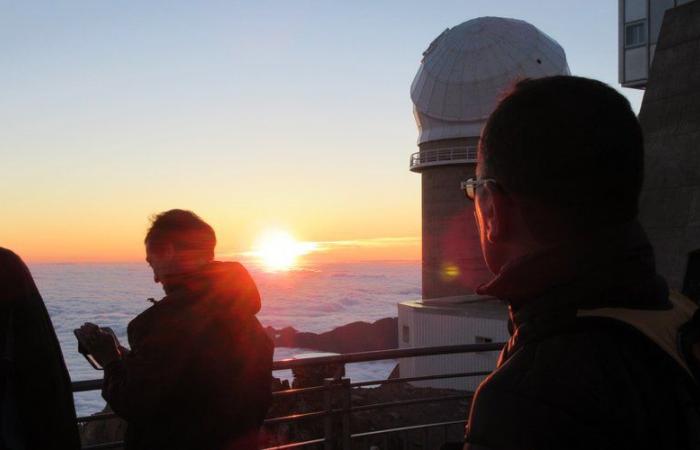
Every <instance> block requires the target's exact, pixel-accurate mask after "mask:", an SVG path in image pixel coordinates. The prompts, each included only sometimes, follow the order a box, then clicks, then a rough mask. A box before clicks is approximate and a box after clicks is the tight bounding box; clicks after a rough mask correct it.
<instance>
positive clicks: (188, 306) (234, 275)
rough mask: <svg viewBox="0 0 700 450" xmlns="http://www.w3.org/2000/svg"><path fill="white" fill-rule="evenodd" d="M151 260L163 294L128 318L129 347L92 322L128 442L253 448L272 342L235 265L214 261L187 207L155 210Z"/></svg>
mask: <svg viewBox="0 0 700 450" xmlns="http://www.w3.org/2000/svg"><path fill="white" fill-rule="evenodd" d="M145 244H146V261H147V262H148V264H149V265H150V266H151V268H152V269H153V274H154V280H155V281H156V282H159V283H162V285H163V289H164V290H165V293H166V296H165V297H164V298H163V299H162V300H161V301H159V302H157V303H156V304H154V305H153V306H152V307H151V308H149V309H147V310H146V311H144V312H143V313H142V314H140V315H139V316H138V317H136V318H135V319H134V320H132V321H131V323H129V327H128V336H129V343H130V345H131V351H130V352H127V351H125V349H120V348H119V347H118V345H117V343H116V342H115V340H114V338H113V337H112V336H111V335H110V334H108V333H106V332H104V331H102V330H99V329H96V327H95V326H94V325H90V324H86V325H84V326H83V328H82V329H81V330H82V333H83V335H84V339H83V341H84V342H85V343H86V347H88V350H90V352H91V353H92V354H93V356H94V357H95V358H96V359H97V360H98V361H99V362H100V363H101V364H102V365H103V366H104V367H105V378H104V386H103V389H102V395H103V397H104V398H105V399H106V400H107V402H108V403H109V405H110V406H111V407H112V409H113V410H114V411H115V412H116V413H117V414H118V415H119V416H120V417H122V418H124V419H125V420H126V421H127V422H128V430H127V435H126V448H127V449H128V450H134V449H143V450H147V449H148V450H156V449H193V450H194V449H202V450H210V449H212V450H213V449H215V450H223V449H226V450H228V449H253V448H258V430H259V427H260V425H261V423H262V421H263V419H264V418H265V414H266V412H267V409H268V406H269V405H270V400H271V393H270V389H271V376H272V375H271V369H272V352H273V347H272V342H271V341H270V339H269V338H268V337H267V335H266V333H265V331H264V330H263V328H262V327H261V325H260V323H259V322H258V320H257V319H256V318H255V314H256V313H257V312H258V310H259V309H260V296H259V294H258V290H257V288H256V286H255V283H254V282H253V280H252V278H251V277H250V275H249V274H248V272H247V271H246V270H245V269H244V268H243V266H241V265H240V264H238V263H234V262H231V263H228V262H216V261H214V260H213V259H214V246H215V245H216V237H215V234H214V230H213V229H212V228H211V227H210V226H209V225H208V224H206V223H205V222H204V221H203V220H202V219H200V218H199V217H198V216H197V215H195V214H194V213H192V212H190V211H183V210H171V211H167V212H164V213H162V214H159V215H158V216H156V218H155V220H154V221H153V224H152V226H151V228H150V230H149V231H148V234H147V235H146V239H145Z"/></svg>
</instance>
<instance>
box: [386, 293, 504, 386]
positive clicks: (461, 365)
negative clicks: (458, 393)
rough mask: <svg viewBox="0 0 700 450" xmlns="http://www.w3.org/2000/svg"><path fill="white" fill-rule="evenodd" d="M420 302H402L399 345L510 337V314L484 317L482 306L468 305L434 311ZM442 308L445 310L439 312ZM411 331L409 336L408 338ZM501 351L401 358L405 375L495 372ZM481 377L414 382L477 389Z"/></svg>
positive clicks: (418, 384)
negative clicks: (450, 310) (417, 304)
mask: <svg viewBox="0 0 700 450" xmlns="http://www.w3.org/2000/svg"><path fill="white" fill-rule="evenodd" d="M416 303H417V302H404V303H401V304H399V334H400V336H399V346H400V348H409V347H430V346H438V345H459V344H475V343H481V342H480V341H483V339H490V340H491V342H505V341H506V340H508V338H509V334H508V329H507V324H508V321H507V316H506V315H505V314H504V315H503V317H502V318H500V319H496V318H493V317H484V316H483V314H482V313H481V311H479V309H478V308H476V307H474V308H473V310H472V311H470V306H469V305H468V304H463V305H459V307H458V308H456V309H455V311H454V312H453V313H452V314H450V313H448V312H445V311H444V308H435V310H432V311H431V309H430V308H425V307H417V306H416ZM437 310H442V311H441V312H436V311H437ZM406 332H408V335H409V339H408V341H406V340H405V339H404V337H405V334H406ZM497 360H498V352H483V353H465V354H453V355H438V356H422V357H415V358H402V359H401V360H400V361H399V367H400V374H401V377H418V376H425V375H439V374H447V373H455V372H481V371H491V370H493V369H494V368H495V367H496V362H497ZM483 378H484V376H481V377H470V378H451V379H443V380H428V381H421V382H414V383H413V384H414V385H416V386H420V387H436V388H450V389H460V390H470V391H473V390H476V388H477V387H478V386H479V383H480V382H481V381H482V380H483Z"/></svg>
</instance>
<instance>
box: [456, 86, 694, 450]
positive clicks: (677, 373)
mask: <svg viewBox="0 0 700 450" xmlns="http://www.w3.org/2000/svg"><path fill="white" fill-rule="evenodd" d="M643 167H644V148H643V137H642V130H641V128H640V125H639V122H638V121H637V118H636V116H635V114H634V112H633V111H632V109H631V108H630V105H629V102H628V101H627V100H626V99H625V98H624V97H623V96H622V95H620V94H619V93H618V92H616V91H615V90H614V89H613V88H611V87H609V86H607V85H605V84H603V83H601V82H598V81H595V80H590V79H586V78H580V77H571V76H557V77H548V78H541V79H532V80H523V81H520V82H519V83H517V84H516V85H515V87H514V88H513V90H512V91H511V92H510V93H508V94H507V95H506V96H505V97H504V98H503V99H502V100H501V101H500V103H499V104H498V106H497V108H496V110H495V111H494V112H493V114H492V115H491V116H490V118H489V119H488V121H487V123H486V125H485V127H484V129H483V131H482V135H481V142H480V148H479V155H478V164H477V171H476V175H477V178H476V179H472V180H467V181H465V182H464V183H463V184H462V188H463V189H464V190H465V191H466V194H467V197H469V198H470V199H472V200H473V201H474V202H475V215H476V219H477V225H478V227H479V232H480V238H481V247H482V250H483V254H484V258H485V260H486V263H487V265H488V267H489V269H490V270H491V272H493V273H494V278H493V279H492V280H491V281H489V282H487V283H486V284H484V285H482V286H481V287H479V288H478V290H477V292H478V293H480V294H484V295H490V296H494V297H498V298H500V299H502V300H504V301H506V302H507V303H508V305H509V311H510V323H509V325H510V327H509V328H510V331H511V338H510V339H509V341H508V342H507V344H506V346H505V348H504V350H503V351H502V353H501V355H500V358H499V361H498V365H497V368H496V370H495V371H494V372H493V373H492V374H491V375H490V376H489V377H487V378H486V380H485V381H484V382H483V383H482V384H481V385H480V386H479V388H478V389H477V392H476V394H475V397H474V399H473V402H472V406H471V412H470V415H469V420H468V424H467V433H466V444H465V447H464V448H465V449H471V450H480V449H510V450H518V449H523V450H524V449H528V450H533V449H535V450H538V449H539V450H541V449H564V448H566V449H660V448H664V449H671V448H673V449H687V448H698V447H697V446H698V445H699V444H700V404H699V403H698V400H699V398H698V394H699V393H700V391H699V390H698V385H697V384H696V380H694V379H693V377H692V376H691V372H692V371H691V370H689V367H688V365H687V364H685V363H684V358H683V356H682V355H681V354H679V350H678V348H677V346H676V345H675V343H674V340H675V339H676V336H677V334H678V331H679V330H680V328H681V327H680V325H682V323H684V322H683V321H687V320H690V317H692V315H693V312H694V311H696V310H697V306H696V305H693V304H692V302H690V301H689V300H687V299H683V298H682V297H681V296H679V295H676V294H670V293H669V289H668V287H667V284H666V282H665V281H664V279H663V278H662V277H660V276H659V275H658V274H657V272H656V268H655V264H654V253H653V249H652V247H651V245H650V243H649V241H648V239H647V237H646V234H645V232H644V230H643V229H642V227H641V225H640V223H639V222H638V220H637V214H638V198H639V194H640V190H641V187H642V181H643ZM620 319H622V320H620ZM635 321H636V322H635ZM667 344H670V345H667ZM685 361H687V360H685Z"/></svg>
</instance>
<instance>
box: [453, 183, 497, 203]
mask: <svg viewBox="0 0 700 450" xmlns="http://www.w3.org/2000/svg"><path fill="white" fill-rule="evenodd" d="M486 183H497V181H496V180H494V179H493V178H482V179H480V180H477V179H476V178H470V179H468V180H466V181H462V183H460V185H459V187H460V189H462V190H463V191H464V194H465V195H466V196H467V198H468V199H469V200H472V201H473V200H474V197H476V189H477V188H478V187H480V186H483V185H484V184H486Z"/></svg>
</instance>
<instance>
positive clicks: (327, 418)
mask: <svg viewBox="0 0 700 450" xmlns="http://www.w3.org/2000/svg"><path fill="white" fill-rule="evenodd" d="M502 346H503V344H502V343H488V344H468V345H450V346H440V347H417V348H406V349H398V350H379V351H372V352H362V353H347V354H342V355H332V356H322V357H316V358H304V359H285V360H280V361H275V362H274V363H273V370H286V369H293V368H298V367H313V366H320V365H330V364H349V363H359V362H369V361H380V360H393V359H398V358H408V357H421V356H435V355H447V354H457V353H477V352H493V351H498V350H500V349H501V347H502ZM489 373H490V371H477V372H459V373H448V374H440V375H427V376H419V377H404V378H391V379H386V380H371V381H362V382H355V383H353V382H351V381H350V379H349V378H335V379H333V378H329V379H326V380H325V381H324V383H323V385H321V386H314V387H308V388H301V389H287V390H282V391H277V392H274V393H273V394H272V395H273V401H275V400H278V399H280V398H282V397H287V396H295V395H303V394H310V393H322V394H323V405H324V408H323V409H320V410H318V411H312V412H305V413H300V414H291V415H287V416H279V417H269V418H267V419H266V420H265V425H277V424H282V423H293V422H302V421H313V420H317V421H323V436H322V437H319V438H317V439H311V440H306V441H299V442H289V443H286V444H283V445H279V446H276V447H269V448H268V449H267V450H272V449H280V450H281V449H292V448H307V447H308V448H323V449H324V450H332V449H334V448H339V449H343V450H350V449H351V448H353V443H358V442H362V443H369V442H370V441H371V442H377V440H381V442H382V443H383V445H382V446H381V448H383V449H387V448H388V442H389V441H388V439H389V437H390V436H391V435H399V436H401V437H402V438H403V439H402V440H403V442H404V448H406V447H405V445H406V442H407V439H406V436H407V434H408V433H415V432H418V433H422V437H423V448H427V439H428V438H427V436H428V434H427V433H428V431H429V430H431V429H442V431H443V436H445V437H446V436H447V431H448V428H449V427H454V426H459V427H461V428H463V427H464V425H465V423H466V418H465V419H464V420H455V421H443V422H433V423H423V424H418V425H411V426H400V427H394V428H387V429H382V430H373V431H364V432H355V433H353V432H352V430H351V420H352V415H353V414H354V413H358V412H361V411H379V410H384V409H388V408H396V407H402V406H407V405H416V404H424V403H438V402H448V401H455V400H468V399H470V396H471V395H472V394H468V395H466V396H465V395H464V394H460V395H443V396H438V397H425V398H412V399H397V400H394V401H389V402H381V403H373V404H369V405H353V402H352V395H351V394H352V390H353V388H359V387H363V386H376V385H385V384H391V383H409V382H415V381H426V380H440V379H451V378H467V377H484V376H486V375H488V374H489ZM101 388H102V380H86V381H76V382H74V383H73V392H85V391H92V390H99V389H101ZM114 417H116V415H115V414H114V413H104V414H96V415H92V416H83V417H78V423H87V422H93V421H99V420H106V419H111V418H114ZM122 446H123V442H121V441H120V442H108V443H103V444H94V445H88V446H85V447H83V449H84V450H97V449H114V448H121V447H122ZM363 448H369V445H364V446H363Z"/></svg>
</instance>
